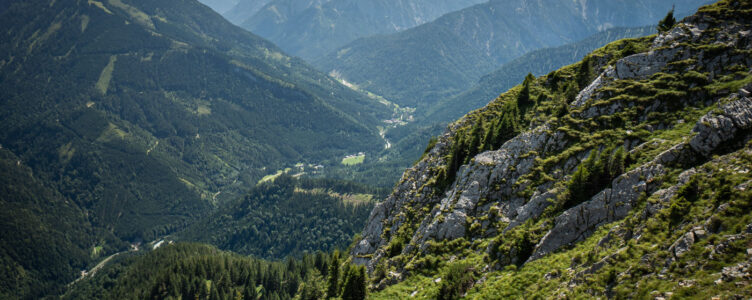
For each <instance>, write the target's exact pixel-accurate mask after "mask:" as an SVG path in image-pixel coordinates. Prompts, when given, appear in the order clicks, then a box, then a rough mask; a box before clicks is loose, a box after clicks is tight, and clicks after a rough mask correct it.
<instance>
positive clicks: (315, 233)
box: [175, 175, 387, 259]
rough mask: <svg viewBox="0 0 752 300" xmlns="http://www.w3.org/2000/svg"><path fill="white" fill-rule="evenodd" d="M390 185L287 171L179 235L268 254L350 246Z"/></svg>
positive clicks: (242, 251)
mask: <svg viewBox="0 0 752 300" xmlns="http://www.w3.org/2000/svg"><path fill="white" fill-rule="evenodd" d="M386 192H387V190H386V189H374V188H368V187H365V186H363V185H360V184H354V183H350V182H343V181H335V180H322V179H294V178H292V177H290V176H289V175H282V176H280V177H278V178H276V179H275V180H273V181H269V182H265V183H262V184H260V185H258V186H256V187H254V188H253V189H252V190H251V191H250V192H249V194H248V195H246V196H245V197H244V198H241V199H239V200H237V201H233V202H231V203H230V204H229V205H226V206H225V207H222V208H220V209H219V210H218V211H216V212H214V213H212V214H211V215H209V216H207V217H206V218H204V219H202V220H200V221H198V222H196V223H194V224H192V225H191V226H190V227H189V228H188V229H186V230H185V231H184V232H180V233H178V234H177V235H176V236H175V237H177V238H178V239H179V240H185V241H197V242H206V243H210V244H212V245H215V246H217V247H219V248H220V249H223V250H228V251H233V252H235V253H239V254H244V255H253V256H255V257H258V258H265V259H283V258H285V257H288V256H295V257H301V256H302V254H304V253H314V252H317V251H327V252H331V251H334V250H336V249H344V248H346V247H347V246H348V245H349V244H350V243H351V242H352V239H353V236H354V235H355V234H356V233H358V232H359V231H360V230H361V229H362V228H363V226H364V225H365V221H366V219H367V218H368V213H369V212H370V211H371V209H372V208H373V204H374V203H375V202H377V201H379V200H380V199H383V198H384V197H385V195H384V194H386Z"/></svg>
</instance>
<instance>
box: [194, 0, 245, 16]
mask: <svg viewBox="0 0 752 300" xmlns="http://www.w3.org/2000/svg"><path fill="white" fill-rule="evenodd" d="M200 2H201V3H203V4H205V5H206V6H208V7H211V8H212V9H213V10H214V11H216V12H218V13H220V14H221V13H224V12H226V11H228V10H230V9H231V8H233V7H235V6H236V5H237V4H238V0H200Z"/></svg>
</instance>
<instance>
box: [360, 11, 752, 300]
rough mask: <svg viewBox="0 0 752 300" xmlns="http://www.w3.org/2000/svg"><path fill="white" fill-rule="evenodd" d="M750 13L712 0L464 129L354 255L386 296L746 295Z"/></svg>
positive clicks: (496, 105) (751, 242) (466, 121)
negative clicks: (671, 25) (664, 29)
mask: <svg viewBox="0 0 752 300" xmlns="http://www.w3.org/2000/svg"><path fill="white" fill-rule="evenodd" d="M750 15H752V4H751V3H750V2H749V1H738V0H724V1H720V2H719V3H717V4H714V5H711V6H706V7H703V8H701V9H700V10H699V11H698V13H697V14H696V15H694V16H691V17H688V18H687V19H685V20H684V21H683V22H681V23H680V24H678V25H677V26H675V27H674V28H673V29H671V30H669V31H668V32H665V33H662V34H660V35H658V36H653V37H647V38H639V39H628V40H622V41H618V42H615V43H611V44H609V45H607V46H606V47H604V48H601V49H598V50H596V51H594V52H593V53H591V54H589V55H588V56H586V57H585V58H584V59H583V60H582V61H581V62H579V63H576V64H574V65H571V66H567V67H565V68H562V69H559V70H557V71H555V72H552V73H551V74H548V75H546V76H542V77H539V78H534V77H532V76H531V77H528V78H526V79H525V82H524V83H523V84H522V85H520V86H517V87H515V88H512V89H511V90H510V91H508V92H506V93H504V94H502V95H501V96H500V97H499V98H497V99H496V100H495V101H493V102H491V103H490V104H489V105H487V106H486V107H484V108H482V109H479V110H477V111H474V112H472V113H470V114H468V115H467V116H465V117H463V118H462V119H460V120H459V121H457V122H455V123H453V124H452V125H450V126H449V128H448V130H447V132H445V133H444V134H443V135H442V136H441V137H439V139H438V141H436V143H435V145H433V147H432V148H431V149H430V151H428V152H427V153H426V155H425V157H424V158H423V159H421V160H420V161H419V162H418V163H417V164H416V165H415V166H414V167H412V168H411V169H409V170H407V171H406V172H405V174H404V175H403V177H402V181H401V182H400V183H399V184H398V186H397V187H396V188H395V190H394V192H393V193H392V195H391V196H389V197H388V198H387V200H386V201H384V202H383V203H380V204H377V205H376V207H375V208H374V210H373V211H372V213H371V216H370V217H369V221H368V225H367V226H366V228H365V229H364V232H363V237H362V239H361V240H359V241H358V242H357V245H356V246H355V247H354V249H353V250H352V252H351V255H352V257H353V259H354V261H356V262H358V263H362V264H365V265H366V266H367V267H368V269H369V272H370V274H371V277H370V278H371V279H372V284H373V285H372V287H373V288H374V289H375V290H381V291H380V292H377V293H375V294H374V295H372V296H373V298H375V299H380V298H389V299H393V298H405V297H408V296H414V297H418V298H437V297H438V298H455V297H459V296H460V295H463V294H465V293H467V294H466V295H467V297H468V298H478V299H488V298H521V297H524V298H531V297H536V296H540V297H544V298H546V297H552V296H553V295H558V296H561V297H565V298H579V297H584V298H589V297H594V296H597V297H613V298H647V297H669V296H670V295H671V294H673V295H674V296H675V297H677V296H678V297H682V298H683V297H698V298H710V297H711V296H719V297H722V298H727V297H743V296H742V295H749V293H750V286H749V285H748V284H747V280H749V276H750V275H749V268H750V266H749V264H750V262H751V261H752V256H751V255H752V254H750V253H751V252H750V251H748V250H747V249H748V248H752V234H750V232H752V229H750V227H752V225H751V224H752V194H750V190H749V184H750V182H752V175H751V173H750V172H749V169H750V168H752V144H751V143H750V139H751V138H752V98H750V97H751V96H752V95H751V94H750V90H752V56H751V55H750V51H752V37H751V36H750V32H752V22H750V20H752V18H750ZM382 289H383V290H382ZM735 295H736V296H735Z"/></svg>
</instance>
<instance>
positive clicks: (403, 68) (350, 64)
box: [314, 0, 708, 107]
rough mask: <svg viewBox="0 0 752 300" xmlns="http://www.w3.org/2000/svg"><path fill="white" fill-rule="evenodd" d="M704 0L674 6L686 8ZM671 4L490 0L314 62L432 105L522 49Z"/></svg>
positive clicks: (633, 19)
mask: <svg viewBox="0 0 752 300" xmlns="http://www.w3.org/2000/svg"><path fill="white" fill-rule="evenodd" d="M707 2H708V1H706V0H682V1H675V4H676V10H677V12H683V11H688V10H693V9H695V8H697V7H698V6H700V5H701V4H705V3H707ZM672 5H673V3H672V2H667V1H662V0H639V1H554V0H542V1H525V0H512V1H497V0H493V1H489V2H486V3H483V4H479V5H475V6H471V7H468V8H465V9H462V10H460V11H456V12H452V13H448V14H446V15H444V16H442V17H440V18H438V19H436V20H435V21H432V22H429V23H426V24H423V25H420V26H418V27H415V28H412V29H409V30H405V31H402V32H398V33H394V34H389V35H382V36H374V37H370V38H363V39H360V40H357V41H354V42H352V43H350V44H348V45H346V46H344V47H341V48H339V49H337V50H335V51H332V52H330V53H329V54H327V55H326V56H325V57H322V58H319V59H317V60H316V61H315V62H314V64H315V65H316V66H318V67H319V68H320V69H321V70H324V71H326V72H330V71H332V70H336V71H337V72H339V73H340V74H341V75H342V77H343V78H344V79H346V80H347V81H349V82H351V83H353V84H356V85H358V86H360V87H362V88H364V89H366V90H369V91H372V92H373V93H376V94H378V95H381V96H384V97H385V98H387V99H389V100H390V101H393V102H395V103H398V104H400V105H403V106H411V107H414V106H420V105H430V104H432V103H435V102H436V101H438V100H440V99H442V98H445V97H448V96H452V95H454V94H456V93H459V92H461V91H464V90H466V89H468V88H470V86H471V85H472V84H474V83H475V82H476V81H477V80H478V79H480V77H481V76H483V75H485V74H488V73H490V72H492V71H493V70H495V69H496V68H498V67H500V66H501V65H502V64H504V63H506V62H508V61H510V60H512V59H514V58H516V57H519V56H521V55H523V54H525V53H527V52H530V51H533V50H536V49H540V48H545V47H555V46H560V45H564V44H568V43H572V42H575V41H577V40H581V39H583V38H586V37H588V36H590V35H592V34H595V33H597V32H599V31H602V30H605V29H608V28H611V27H637V26H645V25H650V24H655V23H657V21H658V20H659V19H660V18H662V17H663V16H664V15H665V14H666V12H668V11H669V10H670V9H671V8H672Z"/></svg>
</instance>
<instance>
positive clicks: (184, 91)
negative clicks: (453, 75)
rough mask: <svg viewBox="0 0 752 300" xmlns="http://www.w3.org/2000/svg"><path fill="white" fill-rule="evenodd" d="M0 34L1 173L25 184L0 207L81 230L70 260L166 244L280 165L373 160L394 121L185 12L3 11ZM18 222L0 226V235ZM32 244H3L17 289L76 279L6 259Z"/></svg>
mask: <svg viewBox="0 0 752 300" xmlns="http://www.w3.org/2000/svg"><path fill="white" fill-rule="evenodd" d="M0 24H1V25H2V28H5V30H4V33H3V34H4V36H3V38H2V40H0V99H2V100H1V101H2V102H1V104H2V110H0V120H2V122H0V131H2V133H0V145H2V151H3V152H7V155H5V156H6V157H7V159H6V163H4V164H3V167H4V168H23V169H27V170H29V171H22V172H21V173H22V174H28V175H24V176H28V177H30V178H33V179H30V180H24V181H23V182H27V183H28V184H29V186H28V188H18V187H16V188H7V189H5V190H4V191H5V193H4V195H3V201H4V203H5V201H14V200H12V199H30V198H29V197H31V198H33V199H37V200H36V201H29V200H18V201H15V202H13V203H15V204H12V205H18V206H20V207H22V208H23V209H24V210H28V211H40V212H41V213H42V216H43V217H41V218H40V219H39V221H38V222H41V223H40V224H43V225H39V226H41V228H46V229H45V230H44V232H50V234H53V235H55V234H59V235H62V236H65V232H64V231H63V230H65V231H70V232H75V231H74V230H80V232H87V233H86V234H85V235H81V236H77V237H76V238H77V239H79V238H80V239H81V241H76V242H74V243H73V246H72V247H73V248H76V247H83V249H82V248H78V249H79V250H77V251H83V253H89V252H91V251H93V250H91V249H94V248H96V249H102V250H104V253H112V252H113V251H115V250H122V249H124V247H125V246H124V244H123V243H122V242H118V241H115V242H113V240H114V239H115V237H116V238H119V239H122V240H126V241H128V242H136V241H141V240H146V241H148V240H151V239H154V238H156V237H158V236H161V235H163V234H165V233H169V232H172V231H174V230H176V229H178V228H181V227H182V226H184V225H185V224H186V223H187V222H189V221H190V220H192V219H193V218H196V217H198V216H201V215H204V214H207V213H208V212H209V211H210V210H211V209H212V207H213V206H214V205H217V204H220V203H221V202H222V199H234V198H236V197H239V196H240V195H242V194H243V193H245V191H246V190H247V189H248V188H249V187H252V186H253V185H255V184H256V182H257V181H258V180H259V179H261V177H262V176H264V175H267V174H268V173H270V172H273V170H276V169H278V168H281V167H282V166H285V165H289V164H294V163H296V162H305V163H310V164H321V163H324V164H327V163H326V161H329V162H331V164H333V165H336V164H338V163H339V161H340V160H341V159H342V157H344V156H346V155H348V154H352V153H358V152H375V151H380V150H381V149H382V148H383V145H384V141H383V140H382V139H381V138H380V137H379V134H378V130H377V128H376V127H377V125H380V124H381V120H383V119H387V118H390V117H391V116H392V108H391V107H387V106H385V105H383V104H381V103H378V102H376V101H375V100H372V99H370V98H367V97H365V96H362V95H361V94H359V93H356V92H354V91H352V90H351V89H349V88H347V87H345V86H343V85H340V84H339V83H338V82H336V81H334V80H332V79H331V78H329V77H327V76H326V75H325V74H322V73H320V72H318V71H316V70H314V69H313V68H311V67H309V66H308V65H307V64H305V63H304V62H303V61H301V60H299V59H297V58H293V57H289V56H287V55H285V54H284V53H283V52H282V51H281V50H280V49H279V48H277V47H276V46H274V45H273V44H271V43H269V42H267V41H265V40H263V39H261V38H258V37H257V36H255V35H253V34H251V33H248V32H247V31H244V30H242V29H240V28H237V27H235V26H233V25H232V24H230V23H229V22H227V21H226V20H224V19H223V18H222V17H221V16H220V15H219V14H216V13H214V12H212V11H211V10H209V9H208V8H206V7H205V6H203V5H201V4H199V3H198V2H196V1H177V0H167V1H156V2H155V1H142V0H129V1H119V0H109V1H105V2H98V1H76V0H61V1H54V2H51V3H50V2H49V1H38V0H35V1H15V2H13V3H12V4H11V5H10V7H8V8H7V10H5V11H4V12H3V15H2V18H0ZM4 172H9V173H8V174H15V173H18V172H19V171H16V170H5V171H4ZM25 184H26V183H25ZM39 186H42V187H45V189H48V190H50V192H42V191H43V189H41V188H39ZM30 191H34V192H30ZM29 193H31V194H29ZM49 202H54V203H61V202H62V203H65V205H66V206H68V207H70V208H69V209H68V208H66V209H63V210H60V211H59V212H60V213H59V214H58V213H55V212H54V211H52V210H50V209H49V208H48V207H49V205H51V204H47V203H49ZM5 205H6V204H4V206H5ZM7 205H11V204H7ZM55 205H62V204H55ZM19 209H21V208H19ZM19 211H20V210H19ZM64 212H65V213H64ZM48 214H49V215H48ZM71 214H73V215H74V216H76V218H73V217H69V215H71ZM77 218H80V219H82V220H84V222H80V221H78V219H77ZM29 220H30V219H29V218H28V217H26V215H23V214H20V213H15V214H12V215H10V216H9V219H6V220H5V222H9V223H13V224H17V226H16V225H14V226H11V227H5V228H4V231H5V229H7V228H23V226H21V224H26V223H27V222H29ZM58 223H63V224H69V226H72V227H73V228H78V229H66V228H68V227H67V226H68V225H66V226H59V225H56V224H58ZM88 224H91V226H92V227H94V228H96V229H102V230H103V231H104V232H101V233H98V231H99V230H94V231H92V230H91V229H86V228H89V227H88V226H90V225H88ZM39 226H38V227H39ZM35 228H36V227H35ZM15 230H17V229H15ZM21 232H22V231H18V232H15V231H11V232H10V233H8V232H4V233H3V239H14V238H16V237H17V236H18V234H20V233H21ZM112 235H114V237H113V236H112ZM39 238H40V239H42V240H39V239H36V238H34V239H30V240H29V239H20V240H14V242H13V243H11V242H10V241H7V240H4V242H3V245H4V246H8V245H14V246H13V249H11V250H7V251H6V252H4V256H3V260H4V261H6V262H8V264H10V263H11V262H13V263H14V264H17V265H18V266H20V268H22V269H24V270H28V272H21V273H18V272H16V271H12V270H10V269H6V268H3V271H2V272H3V278H14V279H13V280H14V282H16V286H17V287H19V288H18V292H19V293H20V292H22V291H25V290H26V289H27V288H28V289H30V290H35V288H34V287H35V286H37V282H38V281H42V282H44V286H45V287H50V286H51V285H49V284H50V282H55V281H57V282H60V281H65V280H72V277H73V276H74V273H75V272H72V271H71V269H70V267H71V266H68V269H64V268H59V267H57V264H52V263H50V264H48V263H39V262H40V261H36V260H33V259H32V260H26V259H24V258H23V257H24V256H17V255H14V254H12V253H18V252H17V251H19V250H20V249H26V248H30V247H34V245H35V244H40V243H41V244H44V243H45V241H44V238H42V236H40V237H39ZM105 241H108V242H105ZM19 243H20V244H19ZM55 245H56V246H55V247H58V246H59V247H68V246H64V245H61V244H55ZM66 245H67V244H66ZM92 247H93V248H92ZM69 248H70V247H69ZM53 250H54V249H53ZM102 250H97V251H102ZM8 251H10V252H8ZM54 251H57V253H60V252H61V251H60V250H54ZM65 251H73V250H65ZM49 255H51V254H46V255H38V257H39V258H44V257H49ZM61 255H63V254H61ZM65 256H68V255H63V257H65ZM87 256H88V255H85V256H84V257H83V258H81V259H77V260H72V261H75V263H73V264H72V266H76V267H77V268H82V267H83V266H82V265H81V264H82V263H83V264H85V263H86V261H87V260H88V259H89V258H88V257H87ZM76 257H80V256H76ZM93 257H98V256H93ZM37 271H38V272H39V273H36V272H37ZM38 274H44V275H39V276H37V275H38ZM6 283H8V282H6ZM6 291H7V290H6ZM46 292H50V290H48V289H38V290H36V291H35V292H33V293H46ZM33 293H32V294H31V295H36V294H33Z"/></svg>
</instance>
